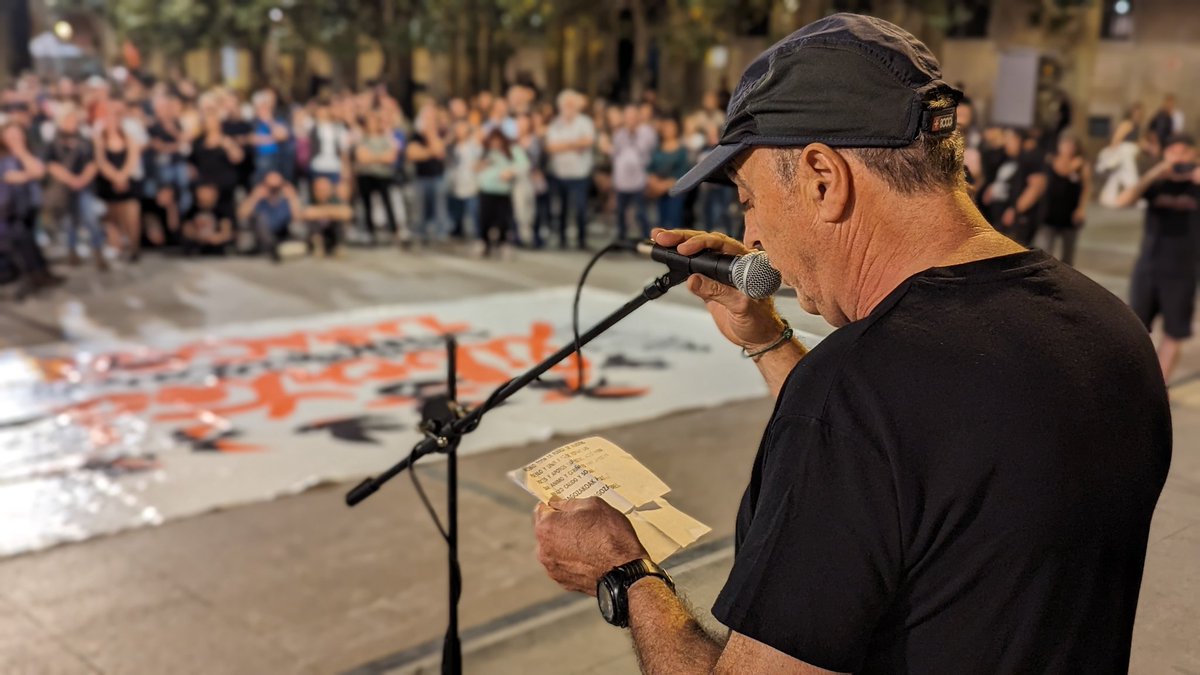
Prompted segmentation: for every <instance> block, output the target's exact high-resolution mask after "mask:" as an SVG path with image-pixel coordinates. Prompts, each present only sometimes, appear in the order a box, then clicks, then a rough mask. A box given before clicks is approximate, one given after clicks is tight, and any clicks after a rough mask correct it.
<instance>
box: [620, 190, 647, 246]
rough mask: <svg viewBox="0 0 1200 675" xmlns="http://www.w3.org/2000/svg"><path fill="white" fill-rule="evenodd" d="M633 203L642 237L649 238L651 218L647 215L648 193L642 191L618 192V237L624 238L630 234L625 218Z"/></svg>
mask: <svg viewBox="0 0 1200 675" xmlns="http://www.w3.org/2000/svg"><path fill="white" fill-rule="evenodd" d="M631 205H632V206H633V209H634V217H635V218H637V222H638V226H639V227H641V229H642V237H643V238H645V239H649V238H650V219H649V218H648V217H647V216H646V195H645V194H643V193H642V192H641V191H633V192H618V193H617V239H624V238H625V237H627V236H628V230H627V229H626V220H625V219H626V217H627V215H628V213H629V207H630V206H631Z"/></svg>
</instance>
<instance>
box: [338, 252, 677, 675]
mask: <svg viewBox="0 0 1200 675" xmlns="http://www.w3.org/2000/svg"><path fill="white" fill-rule="evenodd" d="M687 278H688V273H687V272H686V271H678V270H671V271H669V272H667V273H666V274H664V275H662V276H661V277H659V278H657V279H655V280H654V281H652V282H650V283H649V284H647V285H646V287H645V288H643V289H642V292H641V294H640V295H638V296H637V297H635V298H634V299H632V300H630V301H629V302H627V303H625V304H624V305H622V306H621V308H620V309H618V310H617V311H615V312H613V313H612V314H610V315H608V317H606V318H605V319H604V320H603V321H601V322H600V323H598V324H596V325H595V326H593V327H592V328H591V329H590V330H588V331H587V332H586V333H584V334H583V335H581V336H579V342H578V344H576V343H575V342H574V341H572V342H570V343H568V344H567V345H566V346H564V347H563V348H562V349H559V350H558V351H557V352H555V353H553V354H551V355H550V356H549V357H548V358H547V359H546V360H545V361H542V362H541V363H539V364H538V365H536V366H534V367H533V368H532V369H530V370H529V371H528V372H526V373H525V374H524V375H521V376H519V377H517V378H515V379H512V380H509V381H508V382H507V383H505V384H503V385H501V386H500V387H499V388H498V389H496V391H494V392H492V395H491V396H489V397H488V399H487V400H486V401H484V403H483V404H482V405H480V406H478V407H476V408H474V409H472V410H470V411H468V410H466V409H464V408H463V407H462V406H461V405H459V403H458V401H457V394H458V391H457V379H458V378H457V373H456V363H457V351H458V343H457V340H456V338H455V337H454V336H453V335H447V336H446V356H447V358H446V361H447V381H446V385H447V387H446V388H447V394H446V396H445V397H444V398H443V399H435V400H433V401H431V402H430V403H428V404H426V405H425V406H424V407H423V409H422V411H421V415H422V420H421V426H420V428H421V430H422V431H423V432H424V433H425V438H424V439H423V440H421V441H420V442H418V443H417V444H416V445H415V446H414V447H413V449H412V452H410V453H409V454H408V456H407V457H405V458H404V459H401V460H400V461H399V462H397V463H396V464H395V465H393V466H392V467H391V468H390V469H388V470H387V471H384V472H383V473H381V474H379V475H378V476H375V477H368V478H366V479H364V480H363V481H362V482H361V483H359V484H358V485H356V486H355V487H354V488H353V489H351V490H350V491H349V492H347V493H346V505H347V506H355V505H357V504H359V503H360V502H362V501H363V500H364V499H366V498H367V497H370V496H371V495H373V494H375V492H377V491H378V490H379V488H380V487H382V486H383V485H384V484H385V483H387V482H388V481H389V480H391V479H393V478H395V477H396V476H397V475H399V474H400V473H401V472H403V471H404V470H405V469H408V468H410V467H411V466H412V464H413V462H416V461H417V460H418V459H420V458H422V457H424V456H425V455H428V454H431V453H434V452H444V453H446V489H447V493H446V518H447V521H448V522H447V527H446V543H447V545H448V549H449V552H448V559H447V565H448V568H449V578H450V598H449V599H450V612H449V623H448V625H447V627H446V638H445V641H444V642H443V643H442V673H443V675H460V674H461V673H462V641H461V639H460V637H459V632H458V601H459V598H460V596H461V595H462V576H461V574H460V572H459V566H458V445H459V443H460V442H461V441H462V438H463V436H465V435H466V434H469V433H471V432H472V431H474V430H475V429H476V428H477V427H478V426H479V423H480V421H481V420H482V419H483V416H484V414H486V413H487V412H488V411H489V410H491V409H492V408H495V407H496V406H498V405H500V404H501V403H503V402H504V401H505V400H506V399H508V398H509V397H511V396H512V395H513V394H515V393H517V392H518V391H520V390H521V389H524V388H525V387H526V386H528V385H529V384H530V383H531V382H533V381H534V380H536V379H538V378H539V377H541V376H542V375H543V374H545V373H546V371H548V370H550V369H551V368H553V367H554V366H556V365H558V364H559V363H561V362H562V361H564V360H565V359H566V358H567V357H569V356H571V354H574V353H575V352H576V350H577V349H579V348H580V347H583V345H586V344H587V343H589V342H591V341H592V340H594V339H595V338H597V337H598V336H599V335H600V334H602V333H604V332H605V331H607V330H608V329H609V328H612V327H613V326H614V325H616V324H617V322H619V321H621V320H622V319H624V318H625V317H627V316H629V315H630V314H632V313H633V312H635V311H636V310H637V309H638V308H640V307H641V306H642V305H644V304H646V303H647V302H650V301H651V300H656V299H658V298H660V297H662V296H663V294H665V293H666V292H667V291H668V290H670V289H671V287H673V286H677V285H679V284H680V283H683V282H684V281H686V280H687Z"/></svg>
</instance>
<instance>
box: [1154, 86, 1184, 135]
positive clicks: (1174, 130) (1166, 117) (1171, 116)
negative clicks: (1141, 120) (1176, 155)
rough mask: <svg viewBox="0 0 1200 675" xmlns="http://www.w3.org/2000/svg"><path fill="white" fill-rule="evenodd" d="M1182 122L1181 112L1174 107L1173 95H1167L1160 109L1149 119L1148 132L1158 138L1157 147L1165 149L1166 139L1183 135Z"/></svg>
mask: <svg viewBox="0 0 1200 675" xmlns="http://www.w3.org/2000/svg"><path fill="white" fill-rule="evenodd" d="M1183 121H1184V120H1183V111H1182V110H1180V109H1179V108H1178V106H1176V105H1175V94H1167V95H1166V96H1165V97H1163V102H1162V107H1161V108H1159V109H1158V112H1156V113H1155V114H1154V117H1151V118H1150V130H1151V131H1153V132H1154V135H1155V136H1158V143H1159V146H1161V147H1163V148H1165V147H1167V139H1169V138H1171V137H1172V136H1174V135H1175V134H1181V133H1183V130H1184V129H1183Z"/></svg>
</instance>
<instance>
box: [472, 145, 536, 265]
mask: <svg viewBox="0 0 1200 675" xmlns="http://www.w3.org/2000/svg"><path fill="white" fill-rule="evenodd" d="M528 170H529V160H528V158H527V157H525V151H524V150H522V149H521V147H520V146H519V145H515V144H513V143H511V142H510V141H509V140H508V136H505V135H504V132H503V131H501V130H499V129H493V130H492V132H491V133H489V134H488V135H487V137H486V138H485V139H484V158H483V161H481V162H480V163H479V220H480V231H479V236H480V239H482V240H483V255H484V256H487V255H490V254H491V252H492V251H493V250H494V249H495V248H497V247H501V246H503V245H505V244H506V243H507V241H508V232H509V225H510V224H511V223H512V220H513V209H512V190H513V184H514V183H515V182H516V181H517V179H518V177H519V176H520V175H521V174H522V173H524V172H526V171H528Z"/></svg>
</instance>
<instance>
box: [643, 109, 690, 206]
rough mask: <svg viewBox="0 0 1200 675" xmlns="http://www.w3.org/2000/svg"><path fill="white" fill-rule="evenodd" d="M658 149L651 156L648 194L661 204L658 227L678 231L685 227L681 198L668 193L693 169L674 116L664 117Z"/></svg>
mask: <svg viewBox="0 0 1200 675" xmlns="http://www.w3.org/2000/svg"><path fill="white" fill-rule="evenodd" d="M658 137H659V141H658V147H657V148H655V150H654V152H653V153H652V154H651V155H650V167H649V173H650V177H649V180H648V181H647V187H646V193H647V195H648V196H649V197H650V198H651V199H652V200H654V201H655V202H656V203H657V204H658V226H659V227H665V228H667V229H678V228H680V227H682V226H683V202H684V198H683V196H682V195H676V196H674V197H672V196H671V195H669V194H668V191H669V190H670V189H671V186H673V185H675V181H677V180H679V179H680V178H682V177H683V174H685V173H687V171H688V169H689V168H691V164H690V163H689V162H688V155H687V148H685V147H683V144H682V142H681V140H680V138H679V121H678V120H677V119H676V118H675V117H673V116H667V117H664V118H662V120H661V121H660V122H659V125H658Z"/></svg>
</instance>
